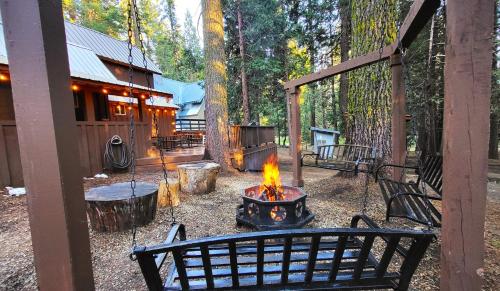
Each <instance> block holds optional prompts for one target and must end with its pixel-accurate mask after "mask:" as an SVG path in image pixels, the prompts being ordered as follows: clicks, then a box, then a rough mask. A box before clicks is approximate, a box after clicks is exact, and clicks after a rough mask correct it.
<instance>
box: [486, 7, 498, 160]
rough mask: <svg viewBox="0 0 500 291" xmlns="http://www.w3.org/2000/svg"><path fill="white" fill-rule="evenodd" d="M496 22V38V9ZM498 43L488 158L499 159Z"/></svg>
mask: <svg viewBox="0 0 500 291" xmlns="http://www.w3.org/2000/svg"><path fill="white" fill-rule="evenodd" d="M495 7H498V0H497V1H495ZM494 19H495V22H494V23H493V24H494V26H493V27H494V30H493V31H494V37H493V39H494V40H496V39H497V37H498V35H497V34H498V26H497V22H498V12H497V10H495V18H494ZM497 46H498V45H497V43H496V42H495V43H494V44H493V56H492V63H491V69H492V70H493V74H491V111H490V142H489V149H488V158H490V159H498V102H499V96H498V95H499V93H500V92H499V90H498V84H497V82H498V80H497V76H496V74H495V72H496V70H497V55H496V54H497V52H498V47H497Z"/></svg>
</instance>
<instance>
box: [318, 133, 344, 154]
mask: <svg viewBox="0 0 500 291" xmlns="http://www.w3.org/2000/svg"><path fill="white" fill-rule="evenodd" d="M311 132H312V133H313V136H314V147H313V152H314V153H315V154H317V153H318V151H317V150H318V146H322V145H334V144H335V143H336V142H337V140H338V137H339V136H340V131H337V130H334V129H327V128H319V127H311Z"/></svg>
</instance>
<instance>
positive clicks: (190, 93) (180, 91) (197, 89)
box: [153, 75, 205, 106]
mask: <svg viewBox="0 0 500 291" xmlns="http://www.w3.org/2000/svg"><path fill="white" fill-rule="evenodd" d="M153 80H154V87H155V88H158V89H160V90H163V91H167V92H169V93H171V94H172V95H174V103H175V104H177V105H179V106H182V105H185V104H187V103H201V102H202V101H203V98H204V97H205V89H204V87H203V86H204V82H203V81H198V82H193V83H186V82H181V81H177V80H172V79H168V78H165V77H163V76H160V75H155V76H154V78H153Z"/></svg>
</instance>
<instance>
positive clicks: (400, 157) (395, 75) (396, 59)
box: [391, 54, 406, 179]
mask: <svg viewBox="0 0 500 291" xmlns="http://www.w3.org/2000/svg"><path fill="white" fill-rule="evenodd" d="M391 71H392V121H391V136H392V163H394V164H397V165H403V164H404V163H405V156H406V120H405V115H406V108H405V107H406V100H405V99H406V96H405V95H406V94H405V93H406V92H405V84H404V78H403V69H402V66H401V55H400V54H394V55H392V56H391ZM392 175H393V176H392V177H393V179H400V178H401V169H394V172H393V173H392ZM403 179H404V177H403Z"/></svg>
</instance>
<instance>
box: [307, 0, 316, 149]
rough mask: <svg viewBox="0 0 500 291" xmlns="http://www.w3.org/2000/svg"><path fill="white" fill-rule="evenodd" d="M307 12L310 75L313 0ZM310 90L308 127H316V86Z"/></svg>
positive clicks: (313, 68) (312, 44)
mask: <svg viewBox="0 0 500 291" xmlns="http://www.w3.org/2000/svg"><path fill="white" fill-rule="evenodd" d="M307 6H308V7H307V10H308V11H309V13H308V15H307V34H308V36H307V40H308V49H309V58H310V62H311V73H314V71H315V69H316V68H315V64H316V45H315V43H314V42H315V33H314V30H315V25H314V24H313V19H312V18H313V17H314V15H315V14H314V11H315V9H316V5H315V3H314V1H313V0H309V2H308V5H307ZM309 88H310V89H311V94H309V97H310V102H309V105H310V107H309V111H310V112H309V114H310V118H311V119H310V123H311V124H310V126H311V127H316V93H317V90H316V89H317V84H316V83H313V84H310V85H309ZM311 145H314V133H313V132H312V131H311Z"/></svg>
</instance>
